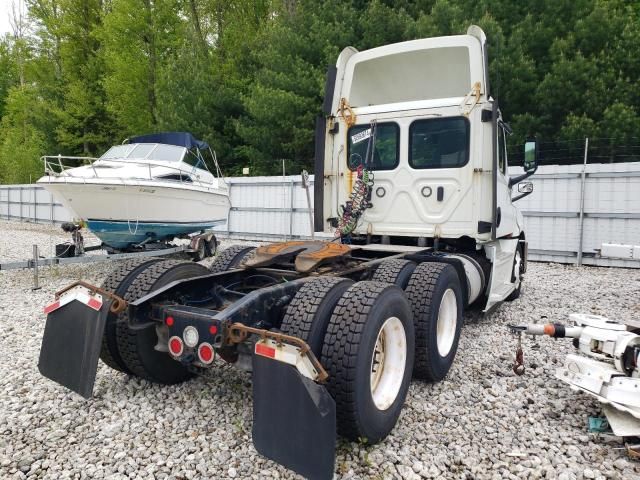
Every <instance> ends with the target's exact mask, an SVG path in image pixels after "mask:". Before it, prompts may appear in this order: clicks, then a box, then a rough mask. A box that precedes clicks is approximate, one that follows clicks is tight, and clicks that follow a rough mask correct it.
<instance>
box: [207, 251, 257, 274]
mask: <svg viewBox="0 0 640 480" xmlns="http://www.w3.org/2000/svg"><path fill="white" fill-rule="evenodd" d="M255 249H256V247H247V246H246V245H232V246H230V247H229V248H226V249H224V250H223V251H222V252H220V255H218V256H217V257H216V258H215V260H214V261H213V263H212V264H211V266H210V267H209V270H210V271H211V272H212V273H220V272H226V271H227V270H231V269H233V268H235V267H238V266H240V263H242V261H243V260H244V259H245V258H248V257H249V255H251V253H253V251H254V250H255Z"/></svg>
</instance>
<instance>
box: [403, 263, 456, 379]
mask: <svg viewBox="0 0 640 480" xmlns="http://www.w3.org/2000/svg"><path fill="white" fill-rule="evenodd" d="M405 292H406V294H407V298H408V299H409V302H410V303H411V307H412V309H413V321H414V324H415V331H416V361H415V365H414V368H413V374H414V376H415V377H417V378H421V379H424V380H428V381H433V382H435V381H439V380H442V379H443V378H444V377H445V376H446V375H447V372H449V369H450V368H451V365H452V364H453V359H454V358H455V356H456V351H457V350H458V340H459V339H460V329H461V328H462V311H463V310H462V309H463V306H462V289H461V288H460V278H459V277H458V274H457V273H456V270H455V268H454V267H453V266H451V265H449V264H446V263H421V264H420V265H418V266H417V267H416V269H415V271H414V272H413V275H411V279H410V280H409V285H407V288H406V290H405Z"/></svg>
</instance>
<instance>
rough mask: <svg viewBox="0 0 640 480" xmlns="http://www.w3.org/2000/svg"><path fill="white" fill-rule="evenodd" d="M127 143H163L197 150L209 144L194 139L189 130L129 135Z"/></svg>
mask: <svg viewBox="0 0 640 480" xmlns="http://www.w3.org/2000/svg"><path fill="white" fill-rule="evenodd" d="M129 143H164V144H165V145H177V146H179V147H185V148H188V149H189V150H191V149H192V148H197V149H199V150H206V149H207V148H209V144H208V143H207V142H203V141H202V140H198V139H196V138H195V137H194V136H193V135H191V134H190V133H189V132H164V133H150V134H148V135H140V136H138V137H131V138H130V139H129Z"/></svg>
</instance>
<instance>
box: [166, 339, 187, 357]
mask: <svg viewBox="0 0 640 480" xmlns="http://www.w3.org/2000/svg"><path fill="white" fill-rule="evenodd" d="M183 348H184V345H183V344H182V340H180V338H179V337H171V338H170V339H169V351H170V352H171V354H172V355H175V356H176V357H179V356H180V355H182V350H183Z"/></svg>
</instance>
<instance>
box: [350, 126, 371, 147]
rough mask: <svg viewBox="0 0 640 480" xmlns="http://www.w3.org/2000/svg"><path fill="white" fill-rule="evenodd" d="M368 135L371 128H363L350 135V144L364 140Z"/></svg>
mask: <svg viewBox="0 0 640 480" xmlns="http://www.w3.org/2000/svg"><path fill="white" fill-rule="evenodd" d="M370 136H371V129H370V128H367V129H366V130H363V131H361V132H360V133H356V134H355V135H351V144H352V145H355V144H356V143H358V142H361V141H363V140H366V139H367V138H369V137H370Z"/></svg>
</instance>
